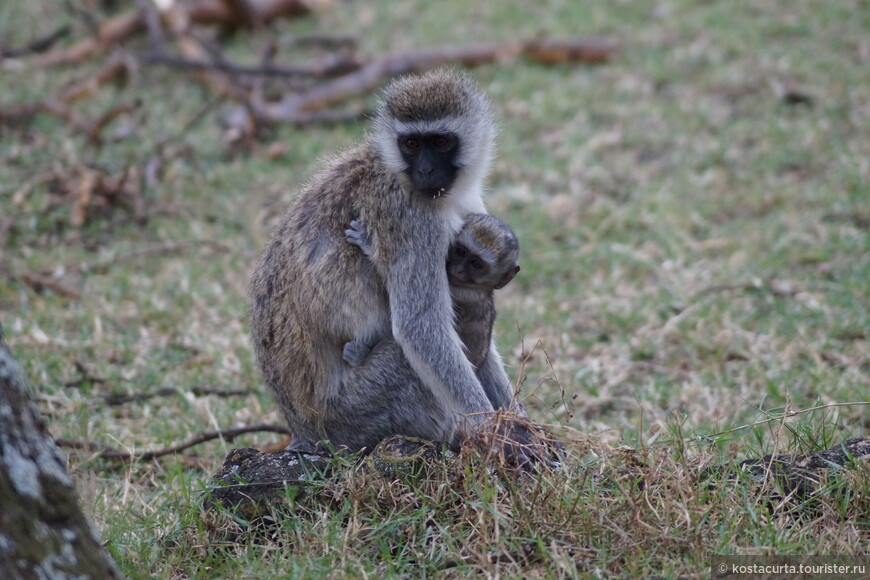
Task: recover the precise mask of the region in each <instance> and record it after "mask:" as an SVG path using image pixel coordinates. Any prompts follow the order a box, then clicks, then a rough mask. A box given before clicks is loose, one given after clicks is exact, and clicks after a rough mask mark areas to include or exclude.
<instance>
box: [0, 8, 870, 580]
mask: <svg viewBox="0 0 870 580" xmlns="http://www.w3.org/2000/svg"><path fill="white" fill-rule="evenodd" d="M48 22H51V23H52V26H54V25H55V24H62V23H64V22H69V23H70V24H71V25H72V26H73V29H74V31H75V34H74V35H79V36H81V35H84V34H85V32H84V28H83V25H82V23H81V21H80V20H77V19H76V18H75V17H73V16H71V15H70V14H69V13H68V12H66V11H65V10H64V9H63V8H62V5H60V4H58V5H55V3H50V2H28V3H6V4H3V5H2V6H0V38H2V39H3V40H4V41H5V42H7V43H9V44H14V45H20V44H24V43H25V42H27V41H28V40H30V39H32V38H33V37H35V36H38V35H39V34H44V33H45V32H47V31H48V28H49V27H48V24H47V23H48ZM276 29H277V30H279V31H280V32H281V33H287V34H304V33H310V32H316V31H330V32H348V33H358V34H360V36H362V37H363V39H362V46H363V48H365V49H369V50H387V49H401V48H406V47H415V46H434V45H442V44H454V43H455V44H467V43H469V42H472V41H474V42H476V41H498V40H509V39H512V38H515V37H530V36H535V35H538V34H546V35H549V36H554V37H558V36H568V35H590V34H599V33H606V34H611V35H614V36H616V37H618V38H620V39H621V40H622V43H623V50H622V52H621V54H620V56H619V57H618V58H617V59H616V61H615V62H613V63H610V64H608V65H605V66H602V67H597V68H585V67H568V66H557V67H549V68H548V67H541V66H536V65H532V64H528V63H514V64H508V65H505V66H498V67H484V68H481V69H478V70H476V71H475V74H476V76H477V77H478V78H479V79H480V82H481V84H482V86H483V87H484V88H485V89H486V90H487V92H488V93H489V94H490V95H491V96H492V99H493V101H494V104H495V107H496V109H497V110H498V112H499V114H500V117H501V121H502V132H501V137H500V145H499V158H498V161H497V162H496V164H495V166H494V172H493V175H492V178H491V180H490V182H491V187H490V190H491V191H490V194H489V201H488V205H489V207H490V210H491V211H492V212H493V213H495V214H497V215H499V216H500V217H502V218H504V219H505V220H506V221H507V222H508V223H510V224H511V225H512V226H513V227H514V229H515V230H516V232H517V234H518V236H519V238H520V242H521V247H522V257H521V263H522V268H523V269H522V272H521V273H520V275H519V276H518V277H517V279H516V280H515V281H514V282H513V283H512V284H511V285H510V286H508V287H507V288H505V289H504V290H502V291H500V292H499V296H498V308H499V320H498V322H497V327H496V331H497V333H498V336H499V344H500V347H501V350H502V352H503V354H504V356H505V359H506V361H507V362H508V364H509V365H510V369H509V370H510V373H511V374H512V376H513V377H514V378H515V380H516V381H517V382H518V384H521V385H522V396H524V397H525V399H526V404H527V407H528V408H529V410H530V413H531V415H532V416H533V418H534V419H536V420H538V421H541V422H545V423H548V424H552V425H555V426H557V427H559V428H560V429H561V432H563V433H564V434H565V437H566V439H567V440H568V452H569V455H570V459H569V461H568V462H567V464H566V468H565V470H564V471H562V472H558V473H547V474H540V475H539V476H537V477H533V478H530V479H529V480H528V481H526V480H521V481H515V480H512V479H510V478H499V477H497V476H495V475H494V474H493V473H491V472H490V471H488V470H486V469H482V468H480V466H479V464H478V463H476V462H475V459H474V458H473V457H465V456H463V457H461V458H459V459H457V460H455V461H449V462H447V463H446V464H445V465H442V466H437V467H432V468H431V471H429V472H425V473H422V474H416V475H415V476H413V477H412V476H408V477H405V478H400V479H398V480H394V479H391V478H389V477H386V476H383V475H380V474H378V473H373V472H370V471H365V469H364V466H357V467H354V466H348V467H347V469H345V470H344V471H343V473H344V475H343V476H340V477H338V478H336V479H335V480H334V481H330V482H329V483H328V485H327V488H326V490H324V492H323V494H322V495H318V496H317V497H311V496H308V495H305V494H303V495H302V496H300V497H299V498H296V499H295V500H293V501H292V502H291V506H292V508H291V509H292V513H291V515H290V517H288V515H287V514H286V513H282V514H276V518H275V519H276V522H275V524H274V528H270V529H267V530H265V531H262V530H260V531H257V530H251V529H249V526H248V524H246V523H245V522H244V521H236V522H234V523H233V522H232V518H229V519H228V520H227V519H220V518H218V519H216V520H215V521H208V520H207V518H204V516H203V514H202V513H201V511H200V509H199V497H200V492H201V490H202V489H203V488H204V487H205V485H206V484H207V482H208V478H209V476H210V474H211V473H213V472H214V471H215V470H216V468H217V467H218V466H219V464H220V462H221V461H222V459H223V457H224V455H225V453H226V451H228V450H229V449H230V448H231V447H233V446H257V445H264V444H267V443H269V442H271V441H273V440H274V436H269V435H265V434H263V435H250V436H246V437H245V438H244V439H243V440H241V439H240V440H239V441H236V442H234V443H232V444H229V443H222V442H213V443H209V444H204V445H200V446H198V447H197V448H195V449H194V450H193V451H192V454H195V456H192V455H188V456H185V457H180V458H178V459H164V460H161V461H160V462H154V463H143V464H135V465H131V466H126V467H119V466H118V465H116V464H112V463H108V462H104V461H102V460H98V459H92V458H88V457H79V456H73V457H71V459H70V468H71V470H72V471H73V473H74V474H75V475H76V477H77V480H78V482H79V485H80V490H81V493H82V497H83V503H84V506H85V508H86V510H87V511H88V512H89V513H90V514H91V516H92V517H93V519H94V520H95V521H96V523H97V526H98V528H99V530H100V533H101V535H102V538H103V540H104V541H105V542H106V544H107V547H108V548H109V550H110V552H111V553H112V555H113V557H114V558H115V559H116V561H117V562H118V564H119V566H120V568H121V569H122V570H123V572H124V573H125V574H126V575H127V576H129V577H131V578H139V577H151V576H156V577H178V578H181V577H190V576H197V577H270V576H281V575H286V576H291V577H317V576H321V575H323V576H326V575H330V576H336V577H358V576H361V577H367V576H375V575H377V576H384V575H387V576H402V575H405V576H414V577H416V576H426V577H428V576H454V575H457V576H471V575H477V574H480V573H483V574H487V575H493V576H495V575H500V576H506V577H520V576H522V577H530V578H536V577H539V578H550V577H574V576H587V575H602V576H625V577H641V576H649V575H661V576H664V577H678V576H699V575H700V576H704V575H707V574H708V573H709V570H708V568H707V566H708V562H709V558H710V556H711V554H744V553H762V554H773V553H776V554H826V553H827V554H853V553H859V552H865V553H866V552H867V551H868V550H870V520H868V516H867V514H868V513H870V506H868V503H867V498H868V492H870V479H868V472H867V468H866V465H864V466H863V468H861V469H859V470H856V471H844V472H838V473H834V474H832V475H831V477H830V479H829V481H827V482H826V483H825V485H823V486H822V488H821V490H820V491H819V493H818V494H816V496H814V497H812V498H803V499H800V498H798V499H794V498H793V499H791V500H788V501H785V500H771V499H770V498H771V497H772V496H771V492H772V491H775V490H772V489H770V485H769V484H768V488H766V489H764V490H761V493H760V490H759V488H758V484H757V483H755V482H753V481H748V480H746V481H744V480H736V481H730V482H728V483H727V485H720V486H716V487H712V488H710V487H707V486H704V485H702V484H701V483H699V482H698V481H697V479H696V478H697V474H698V473H699V472H700V470H701V469H703V468H704V467H705V466H707V465H710V464H715V463H721V462H726V461H728V460H730V459H731V458H737V459H742V458H749V457H759V456H763V455H764V454H767V453H771V452H792V453H794V452H809V451H814V450H818V449H822V448H825V447H827V446H830V445H834V444H836V443H838V442H840V441H842V440H844V439H846V438H849V437H855V436H862V435H864V434H866V432H867V430H868V426H870V419H868V418H870V412H868V407H867V406H860V405H851V406H833V405H835V404H836V403H847V402H868V392H870V379H868V377H870V348H868V332H870V284H868V280H870V231H868V230H870V226H868V223H870V210H868V208H870V205H868V201H870V164H868V159H870V66H868V65H870V44H868V41H867V39H866V31H867V30H868V29H870V11H868V10H866V5H865V3H864V2H862V1H861V0H844V1H841V2H829V3H817V2H810V1H808V0H794V1H789V2H784V1H780V2H777V1H772V0H764V1H756V2H749V1H733V2H727V3H724V2H702V1H696V0H671V1H668V2H656V3H653V2H599V3H577V2H561V1H556V0H553V1H550V2H547V3H544V4H536V5H534V6H531V5H529V3H524V2H499V3H496V2H477V3H466V2H459V1H453V0H449V1H444V2H439V3H425V2H408V3H402V4H401V5H397V4H396V3H391V2H386V1H365V2H356V3H352V4H336V5H335V6H333V7H332V8H331V9H328V10H326V11H324V12H323V13H321V14H320V15H318V16H317V17H316V18H310V19H305V20H300V21H296V22H282V23H280V24H279V25H276ZM227 43H228V44H229V47H228V50H229V51H230V53H231V54H232V55H234V56H235V57H237V58H244V57H248V56H250V55H256V54H259V53H260V47H259V45H260V44H262V39H260V38H258V37H257V36H251V35H242V36H239V37H237V38H235V39H230V40H228V41H227ZM289 56H290V57H292V55H289ZM96 64H98V63H95V64H92V65H85V66H81V67H68V68H64V69H59V70H39V69H33V68H29V67H26V66H24V67H21V68H18V67H15V66H11V65H9V66H6V67H3V68H2V69H0V84H2V85H3V86H4V87H5V90H4V93H3V96H2V97H0V106H8V105H10V104H13V103H21V102H28V101H32V100H34V99H36V98H39V97H40V96H42V95H46V94H52V93H54V92H56V91H57V90H58V89H59V88H60V87H61V86H62V85H63V83H65V82H67V81H69V80H70V79H73V78H78V77H80V76H82V75H84V74H86V72H87V71H88V70H91V69H92V68H93V66H96ZM7 65H8V63H7ZM135 98H141V99H142V101H143V105H142V107H140V108H139V109H138V110H137V112H136V113H135V114H134V115H133V116H132V117H131V124H132V131H133V138H131V139H126V140H121V141H117V142H111V143H108V144H106V145H104V146H103V147H99V148H97V147H93V146H89V145H87V144H86V143H85V139H84V138H83V137H82V136H81V135H80V134H78V133H76V132H74V131H72V130H71V129H70V128H69V127H67V126H66V125H64V124H62V123H60V122H59V121H57V120H55V119H53V118H49V117H37V118H36V119H35V120H34V121H33V122H31V123H25V124H19V125H16V126H0V157H2V159H3V163H0V208H2V211H0V222H2V221H3V219H4V217H5V216H14V225H13V227H12V229H11V230H10V232H9V235H8V237H7V241H6V246H5V247H4V248H3V254H2V261H3V262H4V263H5V265H6V267H7V269H10V268H11V270H12V271H20V270H22V269H25V268H26V269H30V270H35V271H47V272H51V273H57V274H58V275H59V276H60V279H61V280H62V281H63V282H64V283H65V284H67V285H69V286H71V287H73V288H76V289H78V290H79V291H80V293H81V298H79V299H69V298H65V297H63V296H61V295H58V294H56V293H53V292H51V291H44V292H36V291H34V290H33V288H31V287H30V286H28V285H26V284H24V283H22V282H21V279H20V278H18V277H16V276H14V275H13V276H4V277H2V278H0V320H2V324H3V327H4V329H5V333H6V337H7V340H8V342H9V344H10V345H11V347H12V349H13V351H14V352H15V353H16V355H17V356H18V357H19V359H20V360H21V362H22V364H23V365H24V367H25V370H26V372H27V374H28V377H29V379H30V382H31V384H32V386H33V388H34V390H35V391H36V393H37V397H38V401H39V405H40V408H41V410H42V411H43V412H44V414H45V415H46V417H47V418H48V421H49V424H50V428H51V431H52V434H53V435H54V436H55V437H64V438H71V439H85V440H93V441H98V442H101V443H104V444H108V445H111V446H114V447H120V448H133V449H143V448H155V447H160V446H165V445H170V444H172V443H175V442H178V441H180V440H183V439H186V438H188V437H191V436H193V435H195V434H198V433H200V432H202V431H204V430H210V429H213V428H217V427H230V426H234V425H239V424H253V423H258V422H280V419H279V416H278V413H277V412H276V410H275V407H274V405H273V403H272V402H271V400H270V398H269V396H268V395H267V394H266V393H265V391H264V390H263V389H262V388H261V387H260V377H259V375H258V371H257V369H256V368H255V365H254V363H253V361H252V356H251V352H250V348H249V345H248V335H247V322H246V308H247V305H246V297H245V289H246V285H247V278H248V275H249V272H250V270H251V268H252V267H253V264H254V263H255V260H256V258H257V256H258V254H259V252H260V249H261V248H262V246H263V244H264V242H265V239H266V236H267V235H268V233H269V231H270V229H271V227H272V226H273V224H274V223H275V219H276V218H277V216H278V215H280V213H281V211H282V208H283V207H284V205H285V204H286V202H287V201H288V200H289V199H291V197H292V196H293V194H294V192H295V190H296V189H297V187H298V186H299V184H300V183H301V182H303V181H304V180H305V178H306V176H307V175H308V174H310V172H311V171H312V170H314V168H316V166H317V159H318V157H319V156H321V155H323V154H328V153H329V152H331V151H334V150H336V149H338V148H341V147H345V146H347V145H349V144H350V143H352V142H353V141H354V140H355V139H357V138H358V137H359V136H360V135H361V133H362V131H363V130H364V128H365V123H364V122H361V123H358V124H349V125H346V126H338V127H313V128H310V129H305V130H298V129H295V128H290V127H280V128H277V129H276V130H275V131H274V133H273V134H272V135H271V136H270V137H269V138H268V140H267V141H265V142H263V143H261V144H259V145H258V146H255V147H254V148H253V149H252V150H250V151H247V152H241V153H240V152H237V151H236V152H233V151H231V150H229V149H228V148H227V147H226V146H225V145H223V144H222V135H221V130H220V128H219V126H218V124H217V123H216V122H215V120H216V117H217V113H216V112H210V113H208V114H206V116H205V117H204V119H203V120H202V121H201V122H198V123H194V124H193V125H192V126H191V128H190V129H189V130H187V131H179V127H182V126H184V125H185V123H188V122H189V121H191V120H192V119H194V118H195V116H196V115H197V113H198V112H199V111H200V110H201V108H202V107H203V105H204V104H205V103H206V102H207V101H208V99H209V98H210V97H209V95H208V93H207V92H205V91H204V90H203V89H201V88H199V87H198V86H196V85H195V84H193V83H191V82H186V81H184V80H182V77H179V76H177V75H176V74H175V73H171V72H169V71H166V70H162V69H156V68H147V67H142V68H139V69H138V71H137V73H136V75H134V76H133V78H131V79H130V80H129V82H128V84H127V85H125V86H116V87H114V86H113V87H108V88H106V89H104V90H103V91H102V93H101V94H100V95H99V96H98V97H96V98H94V99H92V100H90V101H86V102H84V103H82V104H81V105H79V106H78V108H77V110H79V111H80V112H82V114H90V115H92V116H97V115H99V114H100V113H101V112H103V111H105V110H106V109H107V108H108V107H110V106H112V105H113V104H115V103H119V102H130V101H132V100H133V99H135ZM109 132H111V129H110V131H109ZM168 135H174V136H175V138H174V139H173V140H172V142H171V143H170V144H169V145H168V147H170V148H171V151H172V154H171V155H169V156H168V159H169V161H168V162H167V163H166V165H165V166H164V167H163V170H162V172H161V174H160V176H159V180H158V181H157V182H156V183H155V184H154V185H152V186H148V187H147V188H146V190H145V191H144V194H143V195H144V200H145V202H146V208H145V213H146V215H147V219H146V220H144V221H141V222H140V221H136V220H133V219H130V218H129V216H126V215H125V214H124V213H123V212H120V211H116V212H115V213H113V214H111V215H109V216H105V217H103V218H100V219H93V220H91V221H89V222H88V223H86V224H85V225H84V226H83V227H81V228H74V227H71V226H70V225H69V212H70V207H69V205H59V206H56V205H53V199H54V198H53V197H52V196H53V195H54V193H53V191H54V190H55V189H56V187H54V186H53V185H52V182H51V180H50V179H48V178H46V177H45V176H46V175H47V174H48V172H50V171H55V172H56V173H57V174H58V175H67V174H68V170H69V168H72V167H75V166H77V165H78V164H82V163H86V164H90V165H93V166H96V167H101V168H103V169H105V170H106V171H107V172H108V173H109V174H117V173H119V172H120V171H122V170H123V169H124V168H126V167H128V166H129V165H131V164H141V163H142V162H143V161H144V160H146V159H148V157H149V156H150V155H153V152H154V149H155V147H156V145H157V144H158V143H159V142H160V140H161V139H164V138H166V137H167V136H168ZM274 144H279V145H280V148H271V147H270V146H273V145H274ZM274 151H278V154H277V155H276V154H275V153H274ZM282 151H283V152H282ZM166 244H176V245H174V246H170V247H173V248H176V249H175V250H174V251H156V249H158V248H160V247H161V246H164V245H166ZM143 248H145V249H150V250H152V251H148V252H145V253H139V254H137V253H136V252H137V251H139V250H141V249H143ZM95 263H105V264H107V266H106V267H102V268H95V269H90V270H88V269H86V268H85V269H82V268H80V267H79V266H80V265H82V264H95ZM82 368H84V369H86V373H84V376H83V373H82V371H81V370H80V369H82ZM164 387H174V388H177V390H178V395H177V396H171V397H162V398H155V399H149V400H147V401H144V402H138V403H127V404H125V405H122V406H107V405H106V404H104V403H103V402H102V401H103V399H102V397H103V396H104V395H106V394H108V393H114V392H127V393H148V392H152V391H154V390H156V389H158V388H164ZM195 387H212V388H220V389H238V388H249V387H250V388H251V389H252V390H251V394H249V395H247V396H243V397H217V396H214V395H207V396H195V395H193V394H192V393H191V390H192V389H194V388H195ZM811 407H822V408H820V409H817V410H814V411H811V412H807V413H803V414H800V415H797V416H794V417H791V418H789V419H787V420H777V419H776V417H777V416H779V415H781V414H783V413H785V412H786V411H789V410H796V409H797V410H800V409H808V408H811ZM767 418H773V419H774V420H772V421H770V422H767V423H763V424H760V425H757V426H754V427H752V428H745V429H740V430H734V431H732V429H733V428H735V427H738V426H741V425H745V424H751V423H754V422H757V421H759V420H764V419H767ZM722 433H724V434H722ZM620 446H625V447H620ZM628 448H631V449H633V450H629V449H628ZM228 521H229V522H230V523H228ZM231 523H232V525H234V526H236V527H235V528H234V529H225V528H227V527H228V526H230V525H231Z"/></svg>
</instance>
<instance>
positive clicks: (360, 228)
mask: <svg viewBox="0 0 870 580" xmlns="http://www.w3.org/2000/svg"><path fill="white" fill-rule="evenodd" d="M344 234H345V236H346V238H345V239H347V241H348V243H350V244H353V245H354V246H359V249H360V250H362V253H363V254H365V255H366V257H367V258H371V257H372V254H374V246H373V245H372V239H371V238H370V237H369V232H368V229H366V226H365V224H364V223H363V222H362V220H353V221H352V222H350V226H349V227H348V228H347V229H346V230H344ZM348 344H350V343H348ZM345 348H347V346H345Z"/></svg>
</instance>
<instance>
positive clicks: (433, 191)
mask: <svg viewBox="0 0 870 580" xmlns="http://www.w3.org/2000/svg"><path fill="white" fill-rule="evenodd" d="M420 192H421V193H422V194H423V195H425V196H426V197H431V198H432V199H440V198H442V197H444V196H445V195H447V194H448V193H450V192H449V191H447V188H446V187H433V188H427V189H423V190H421V191H420Z"/></svg>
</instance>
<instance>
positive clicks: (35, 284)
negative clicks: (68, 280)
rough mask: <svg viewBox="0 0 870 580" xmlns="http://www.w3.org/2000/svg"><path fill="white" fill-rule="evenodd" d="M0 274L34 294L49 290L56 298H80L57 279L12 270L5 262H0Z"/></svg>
mask: <svg viewBox="0 0 870 580" xmlns="http://www.w3.org/2000/svg"><path fill="white" fill-rule="evenodd" d="M0 274H2V275H3V276H5V277H6V278H7V279H8V280H10V281H12V282H20V283H22V284H24V285H25V286H28V287H29V288H30V289H31V290H33V291H34V292H36V293H41V292H44V291H45V290H51V291H52V292H54V293H55V294H57V295H58V296H62V297H63V298H69V299H71V300H78V299H79V298H81V296H82V295H81V293H80V292H79V291H78V290H76V289H74V288H71V287H69V286H67V285H66V284H64V283H63V282H61V281H60V280H58V279H57V278H53V277H51V276H48V275H46V274H41V273H39V272H35V271H33V270H30V269H28V268H23V267H16V268H13V267H11V266H9V265H8V264H6V263H5V262H0Z"/></svg>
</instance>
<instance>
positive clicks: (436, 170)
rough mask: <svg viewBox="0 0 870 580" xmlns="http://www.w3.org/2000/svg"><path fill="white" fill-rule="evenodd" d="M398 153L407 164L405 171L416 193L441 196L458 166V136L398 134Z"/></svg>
mask: <svg viewBox="0 0 870 580" xmlns="http://www.w3.org/2000/svg"><path fill="white" fill-rule="evenodd" d="M398 145H399V152H400V153H401V154H402V159H404V160H405V163H407V164H408V169H406V170H405V173H406V174H407V175H408V177H409V178H410V179H411V184H412V185H413V186H414V189H415V190H417V191H419V192H420V193H422V194H424V195H427V196H432V198H433V199H434V198H436V197H441V196H442V195H445V194H447V193H449V191H450V187H451V186H452V185H453V181H454V180H455V179H456V172H457V171H458V170H459V167H458V166H457V165H456V159H457V157H458V155H459V139H457V138H456V135H453V134H452V133H424V134H408V135H400V136H399V139H398Z"/></svg>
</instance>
